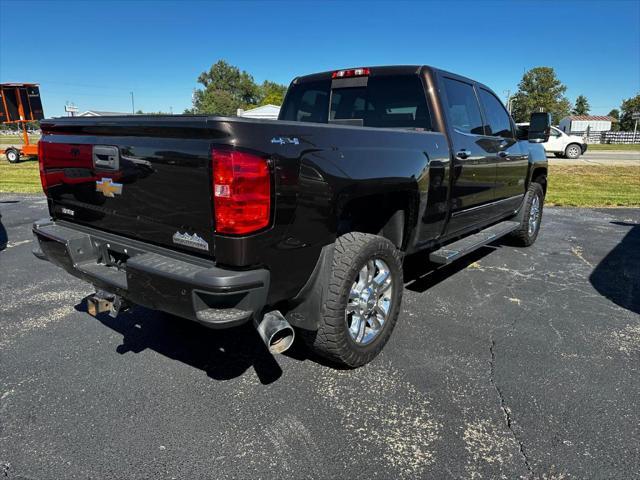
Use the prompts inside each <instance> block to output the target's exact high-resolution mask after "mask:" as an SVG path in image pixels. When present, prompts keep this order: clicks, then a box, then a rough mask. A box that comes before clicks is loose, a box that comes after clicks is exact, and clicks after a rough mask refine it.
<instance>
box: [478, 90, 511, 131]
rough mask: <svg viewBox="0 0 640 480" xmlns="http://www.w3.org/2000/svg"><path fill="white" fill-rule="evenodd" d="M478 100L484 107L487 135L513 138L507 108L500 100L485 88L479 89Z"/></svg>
mask: <svg viewBox="0 0 640 480" xmlns="http://www.w3.org/2000/svg"><path fill="white" fill-rule="evenodd" d="M479 92H480V101H481V102H482V106H483V107H484V114H485V117H486V123H487V125H486V130H487V135H492V136H494V137H504V138H513V130H512V129H511V120H510V119H509V114H508V113H507V110H506V109H505V108H504V106H503V105H502V102H501V101H500V100H498V99H497V98H496V96H495V95H494V94H493V93H491V92H489V91H487V90H485V89H484V88H481V89H479Z"/></svg>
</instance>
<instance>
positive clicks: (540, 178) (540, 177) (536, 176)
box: [531, 167, 547, 195]
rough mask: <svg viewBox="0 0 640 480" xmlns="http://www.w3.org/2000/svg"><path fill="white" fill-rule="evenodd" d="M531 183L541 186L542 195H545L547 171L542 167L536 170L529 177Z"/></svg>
mask: <svg viewBox="0 0 640 480" xmlns="http://www.w3.org/2000/svg"><path fill="white" fill-rule="evenodd" d="M531 181H532V182H535V183H539V184H540V185H542V190H543V191H544V194H545V195H546V194H547V169H546V168H544V167H540V168H536V169H535V170H534V171H533V175H531Z"/></svg>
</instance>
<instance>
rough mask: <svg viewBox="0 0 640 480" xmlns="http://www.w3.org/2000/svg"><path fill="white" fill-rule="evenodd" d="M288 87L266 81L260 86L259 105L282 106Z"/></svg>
mask: <svg viewBox="0 0 640 480" xmlns="http://www.w3.org/2000/svg"><path fill="white" fill-rule="evenodd" d="M285 93H287V87H286V86H285V85H280V84H279V83H275V82H272V81H269V80H265V81H264V82H262V85H260V101H259V102H258V103H259V105H268V104H271V105H282V102H283V100H284V95H285Z"/></svg>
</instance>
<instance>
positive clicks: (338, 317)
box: [303, 232, 404, 368]
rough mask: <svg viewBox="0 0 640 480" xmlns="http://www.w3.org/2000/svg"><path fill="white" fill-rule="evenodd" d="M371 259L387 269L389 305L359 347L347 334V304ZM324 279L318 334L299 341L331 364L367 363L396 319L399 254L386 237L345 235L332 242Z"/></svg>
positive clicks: (400, 290) (378, 350) (399, 287)
mask: <svg viewBox="0 0 640 480" xmlns="http://www.w3.org/2000/svg"><path fill="white" fill-rule="evenodd" d="M375 259H379V260H382V261H383V262H384V264H386V266H388V268H389V272H390V278H391V280H392V283H391V287H390V290H391V293H390V294H388V295H389V297H390V299H391V303H390V306H389V308H388V315H387V318H386V319H385V321H384V322H383V324H382V326H381V328H380V330H379V331H378V333H377V335H375V336H374V337H373V339H372V340H371V341H370V343H367V344H361V343H357V342H356V340H355V339H354V338H353V337H352V335H351V334H350V333H349V327H348V321H349V320H348V314H347V303H348V301H349V293H350V292H351V288H352V285H353V284H354V282H355V281H356V279H357V278H359V273H360V271H361V270H362V269H363V268H364V266H365V265H366V264H367V262H368V261H369V260H375ZM375 268H377V267H375ZM376 271H377V270H376ZM328 279H329V280H328V282H329V283H328V288H327V293H326V299H325V302H324V306H323V311H322V314H321V318H320V319H319V321H318V331H317V332H315V334H312V335H307V336H305V337H303V338H305V341H306V342H307V345H308V346H309V347H310V348H311V349H312V350H313V351H314V352H315V353H317V354H318V355H320V356H322V357H324V358H326V359H328V360H330V361H331V362H333V363H336V364H339V365H341V366H345V367H351V368H355V367H359V366H361V365H364V364H366V363H369V362H370V361H371V360H373V359H374V358H375V357H376V355H378V353H380V351H381V350H382V348H383V347H384V345H385V344H386V343H387V340H389V337H390V336H391V332H392V331H393V328H394V326H395V324H396V322H397V320H398V314H399V312H400V303H401V301H402V290H403V288H404V285H403V283H402V256H401V253H400V251H398V249H397V248H396V247H395V246H394V245H393V243H391V242H390V241H389V240H387V239H386V238H383V237H379V236H377V235H371V234H367V233H360V232H355V233H347V234H345V235H343V236H341V237H339V238H338V239H337V240H336V243H335V249H334V255H333V263H332V267H331V272H330V273H329V275H328ZM349 318H352V317H349ZM351 321H353V320H351ZM367 325H368V324H367ZM365 328H367V327H365Z"/></svg>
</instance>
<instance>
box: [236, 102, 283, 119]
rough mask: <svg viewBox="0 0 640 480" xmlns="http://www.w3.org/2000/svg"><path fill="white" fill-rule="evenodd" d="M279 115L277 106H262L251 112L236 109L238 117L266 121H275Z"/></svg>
mask: <svg viewBox="0 0 640 480" xmlns="http://www.w3.org/2000/svg"><path fill="white" fill-rule="evenodd" d="M279 114H280V107H278V106H277V105H271V104H268V105H262V106H261V107H256V108H252V109H251V110H243V109H241V108H239V109H238V116H239V117H247V118H263V119H267V120H277V119H278V115H279Z"/></svg>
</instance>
